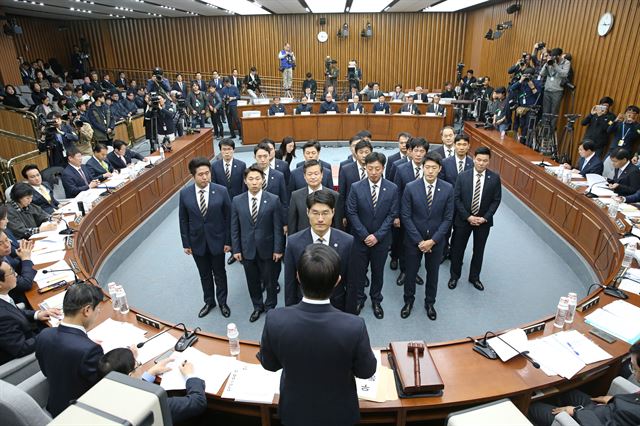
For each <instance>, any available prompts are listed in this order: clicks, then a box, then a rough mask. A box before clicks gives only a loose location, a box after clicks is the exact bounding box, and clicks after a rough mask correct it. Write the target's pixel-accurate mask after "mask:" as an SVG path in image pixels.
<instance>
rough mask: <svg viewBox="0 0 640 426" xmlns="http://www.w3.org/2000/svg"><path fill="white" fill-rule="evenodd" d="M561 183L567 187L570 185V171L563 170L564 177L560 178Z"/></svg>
mask: <svg viewBox="0 0 640 426" xmlns="http://www.w3.org/2000/svg"><path fill="white" fill-rule="evenodd" d="M562 182H564V183H566V184H567V185H568V184H570V183H571V170H565V171H564V175H563V176H562Z"/></svg>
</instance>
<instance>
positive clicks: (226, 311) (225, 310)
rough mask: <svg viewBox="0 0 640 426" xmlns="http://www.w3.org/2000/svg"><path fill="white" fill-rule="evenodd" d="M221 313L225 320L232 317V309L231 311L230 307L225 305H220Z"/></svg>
mask: <svg viewBox="0 0 640 426" xmlns="http://www.w3.org/2000/svg"><path fill="white" fill-rule="evenodd" d="M220 313H222V316H223V317H225V318H229V316H230V315H231V309H229V306H227V305H226V304H225V305H220Z"/></svg>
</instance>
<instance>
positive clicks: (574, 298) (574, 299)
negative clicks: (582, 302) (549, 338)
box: [564, 293, 578, 324]
mask: <svg viewBox="0 0 640 426" xmlns="http://www.w3.org/2000/svg"><path fill="white" fill-rule="evenodd" d="M568 298H569V310H568V311H567V317H566V318H565V319H564V322H565V323H566V324H571V323H573V319H574V318H575V316H576V305H577V304H578V295H577V294H576V293H569V296H568Z"/></svg>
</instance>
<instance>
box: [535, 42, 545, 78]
mask: <svg viewBox="0 0 640 426" xmlns="http://www.w3.org/2000/svg"><path fill="white" fill-rule="evenodd" d="M538 56H539V57H538ZM547 56H548V54H547V44H546V43H545V42H544V41H539V42H537V43H536V44H534V45H533V51H532V52H531V62H532V63H533V68H534V69H535V70H536V73H535V75H536V76H537V75H540V70H541V69H542V66H543V65H544V63H545V62H546V61H547Z"/></svg>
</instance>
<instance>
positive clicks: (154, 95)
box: [149, 92, 160, 109]
mask: <svg viewBox="0 0 640 426" xmlns="http://www.w3.org/2000/svg"><path fill="white" fill-rule="evenodd" d="M149 101H150V103H151V107H152V108H153V109H158V108H160V95H159V94H158V92H151V93H149Z"/></svg>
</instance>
